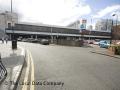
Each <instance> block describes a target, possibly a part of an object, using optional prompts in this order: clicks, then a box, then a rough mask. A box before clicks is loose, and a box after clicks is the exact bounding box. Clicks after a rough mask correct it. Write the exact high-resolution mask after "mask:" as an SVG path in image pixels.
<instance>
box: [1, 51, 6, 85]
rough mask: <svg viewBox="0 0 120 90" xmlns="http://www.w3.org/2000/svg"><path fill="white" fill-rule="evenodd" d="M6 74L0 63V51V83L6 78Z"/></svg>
mask: <svg viewBox="0 0 120 90" xmlns="http://www.w3.org/2000/svg"><path fill="white" fill-rule="evenodd" d="M6 76H7V70H6V68H5V66H4V65H3V63H2V60H1V53H0V83H1V82H2V81H3V80H4V79H5V78H6Z"/></svg>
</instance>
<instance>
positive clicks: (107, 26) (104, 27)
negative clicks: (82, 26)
mask: <svg viewBox="0 0 120 90" xmlns="http://www.w3.org/2000/svg"><path fill="white" fill-rule="evenodd" d="M111 27H112V19H100V20H98V21H97V23H96V25H95V30H98V31H111Z"/></svg>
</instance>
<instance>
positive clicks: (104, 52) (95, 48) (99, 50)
mask: <svg viewBox="0 0 120 90" xmlns="http://www.w3.org/2000/svg"><path fill="white" fill-rule="evenodd" d="M91 46H92V47H93V50H91V52H92V53H96V54H100V55H105V56H109V57H114V58H118V59H120V55H115V54H113V53H111V51H109V50H108V49H105V48H100V47H99V46H98V45H91Z"/></svg>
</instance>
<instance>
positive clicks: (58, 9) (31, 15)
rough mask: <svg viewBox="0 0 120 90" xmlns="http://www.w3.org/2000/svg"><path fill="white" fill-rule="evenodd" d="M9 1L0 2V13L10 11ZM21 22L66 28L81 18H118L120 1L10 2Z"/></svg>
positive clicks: (24, 0)
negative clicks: (115, 15) (114, 15)
mask: <svg viewBox="0 0 120 90" xmlns="http://www.w3.org/2000/svg"><path fill="white" fill-rule="evenodd" d="M10 2H11V0H0V11H10V4H11V3H10ZM12 2H13V11H14V12H16V13H18V14H19V20H20V21H21V22H31V23H42V24H49V25H59V26H67V25H69V24H71V23H72V22H74V21H76V20H80V19H81V18H84V19H87V22H88V24H90V23H92V24H94V23H95V20H98V19H101V18H105V19H111V18H112V19H115V18H116V17H112V14H114V13H116V14H117V15H118V16H119V17H120V0H12Z"/></svg>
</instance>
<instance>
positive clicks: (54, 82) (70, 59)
mask: <svg viewBox="0 0 120 90" xmlns="http://www.w3.org/2000/svg"><path fill="white" fill-rule="evenodd" d="M19 45H20V46H22V47H24V48H25V49H27V50H29V52H28V53H31V55H30V56H31V58H32V60H33V63H32V64H31V66H30V72H29V80H31V81H30V82H31V83H32V86H33V87H28V89H30V88H32V89H31V90H33V89H34V90H120V60H119V59H117V58H113V57H109V56H104V55H99V54H95V53H91V52H90V51H91V50H93V49H94V48H83V47H69V46H57V45H40V44H33V43H19ZM28 56H29V55H28ZM33 69H34V70H33ZM24 72H26V71H24ZM31 75H32V76H31ZM30 78H31V79H30ZM32 80H34V82H33V81H32ZM33 84H34V85H33Z"/></svg>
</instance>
